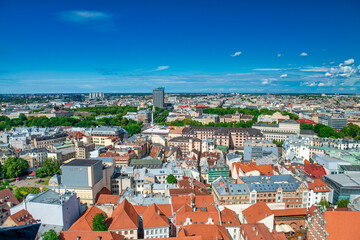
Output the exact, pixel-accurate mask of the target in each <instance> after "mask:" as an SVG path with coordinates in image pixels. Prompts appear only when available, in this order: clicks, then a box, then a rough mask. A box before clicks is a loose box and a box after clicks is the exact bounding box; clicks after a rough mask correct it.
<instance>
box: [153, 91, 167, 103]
mask: <svg viewBox="0 0 360 240" xmlns="http://www.w3.org/2000/svg"><path fill="white" fill-rule="evenodd" d="M164 90H165V89H164V88H156V89H154V90H153V105H154V106H155V107H158V108H164V106H165V104H164Z"/></svg>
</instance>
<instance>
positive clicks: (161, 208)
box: [157, 204, 173, 217]
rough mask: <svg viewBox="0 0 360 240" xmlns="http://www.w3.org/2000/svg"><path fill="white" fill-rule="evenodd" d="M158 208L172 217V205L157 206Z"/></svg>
mask: <svg viewBox="0 0 360 240" xmlns="http://www.w3.org/2000/svg"><path fill="white" fill-rule="evenodd" d="M157 206H158V207H159V208H160V210H161V211H162V212H163V213H164V214H165V215H166V216H167V217H172V215H173V214H172V209H171V204H157Z"/></svg>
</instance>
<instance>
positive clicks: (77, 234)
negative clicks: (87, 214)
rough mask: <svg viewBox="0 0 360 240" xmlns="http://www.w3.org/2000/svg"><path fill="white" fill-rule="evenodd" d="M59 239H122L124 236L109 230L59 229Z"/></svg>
mask: <svg viewBox="0 0 360 240" xmlns="http://www.w3.org/2000/svg"><path fill="white" fill-rule="evenodd" d="M59 239H60V240H76V239H80V240H99V239H101V240H123V239H124V236H123V235H120V234H117V233H115V232H110V231H61V232H60V236H59Z"/></svg>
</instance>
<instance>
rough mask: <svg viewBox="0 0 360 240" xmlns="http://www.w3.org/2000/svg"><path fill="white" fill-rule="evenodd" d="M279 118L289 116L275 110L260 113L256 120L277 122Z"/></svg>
mask: <svg viewBox="0 0 360 240" xmlns="http://www.w3.org/2000/svg"><path fill="white" fill-rule="evenodd" d="M279 120H290V116H288V115H282V114H281V113H280V112H275V113H274V114H272V115H263V114H262V115H260V116H259V117H258V122H270V123H272V122H276V123H278V122H279Z"/></svg>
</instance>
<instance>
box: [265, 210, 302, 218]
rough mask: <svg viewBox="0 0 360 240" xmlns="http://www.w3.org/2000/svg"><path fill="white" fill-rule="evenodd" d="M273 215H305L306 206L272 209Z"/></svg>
mask: <svg viewBox="0 0 360 240" xmlns="http://www.w3.org/2000/svg"><path fill="white" fill-rule="evenodd" d="M272 212H273V214H274V216H275V217H283V216H305V215H306V213H307V209H306V208H290V209H278V210H272Z"/></svg>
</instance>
